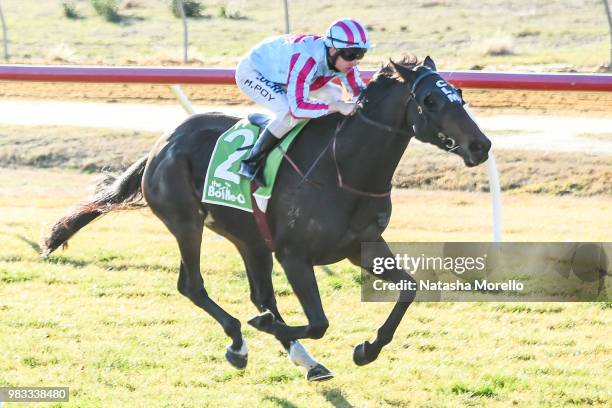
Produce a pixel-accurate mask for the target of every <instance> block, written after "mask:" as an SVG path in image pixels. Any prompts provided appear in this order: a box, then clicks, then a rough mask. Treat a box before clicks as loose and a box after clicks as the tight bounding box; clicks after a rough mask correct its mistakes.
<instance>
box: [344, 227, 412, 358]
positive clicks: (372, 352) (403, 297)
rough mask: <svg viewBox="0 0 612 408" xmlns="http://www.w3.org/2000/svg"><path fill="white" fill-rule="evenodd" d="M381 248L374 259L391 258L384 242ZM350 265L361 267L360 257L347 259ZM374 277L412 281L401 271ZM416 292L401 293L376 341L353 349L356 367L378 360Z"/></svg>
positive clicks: (393, 270)
mask: <svg viewBox="0 0 612 408" xmlns="http://www.w3.org/2000/svg"><path fill="white" fill-rule="evenodd" d="M380 243H381V244H383V245H381V248H380V253H378V254H375V255H374V257H385V258H386V257H393V253H392V252H391V250H390V249H389V247H388V246H387V244H386V242H384V240H382V238H381V241H380ZM349 260H350V261H351V263H353V264H355V265H357V266H362V259H361V256H359V255H356V256H354V257H351V258H349ZM366 265H372V262H366ZM362 267H364V266H362ZM364 269H366V270H367V271H368V272H369V273H370V274H372V270H371V268H370V267H364ZM376 277H378V278H381V279H384V280H385V281H388V282H394V283H399V282H401V281H412V282H414V279H413V278H412V277H411V276H410V275H409V274H408V273H406V271H404V270H403V269H386V270H385V271H384V272H383V273H382V274H380V275H376ZM415 295H416V292H414V291H412V292H409V291H402V292H401V294H400V297H399V299H398V301H397V303H396V304H395V305H394V306H393V309H392V310H391V313H390V314H389V316H388V317H387V320H385V322H384V323H383V324H382V326H380V328H379V329H378V332H377V334H376V339H375V340H374V341H373V342H372V343H370V342H369V341H365V342H363V343H361V344H359V345H357V346H356V347H355V350H354V351H353V361H354V362H355V364H357V365H366V364H368V363H371V362H372V361H374V360H376V359H377V358H378V355H379V354H380V351H381V350H382V348H383V347H384V346H386V345H387V344H389V343H391V340H393V335H394V334H395V331H396V330H397V327H398V326H399V324H400V322H401V321H402V318H403V317H404V314H406V310H408V307H409V306H410V304H411V303H412V301H413V300H414V297H415Z"/></svg>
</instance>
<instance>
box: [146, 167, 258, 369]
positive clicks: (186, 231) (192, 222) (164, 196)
mask: <svg viewBox="0 0 612 408" xmlns="http://www.w3.org/2000/svg"><path fill="white" fill-rule="evenodd" d="M164 165H165V166H166V167H165V168H163V171H162V170H161V169H158V171H157V172H155V173H154V174H153V175H151V176H150V178H149V177H145V184H144V187H145V196H146V199H147V202H148V203H149V206H150V207H151V210H153V212H154V213H155V214H156V215H157V216H158V217H159V218H160V219H161V220H162V221H163V222H164V224H165V225H166V227H167V228H168V229H169V230H170V232H171V233H172V234H173V235H174V237H175V238H176V240H177V242H178V246H179V250H180V253H181V267H180V272H179V278H178V285H177V286H178V291H179V292H180V293H181V294H183V295H184V296H186V297H187V298H189V299H190V300H191V301H192V302H193V303H194V304H195V305H196V306H198V307H200V308H202V309H203V310H204V311H206V312H207V313H208V314H210V315H211V316H212V317H213V318H214V319H215V320H216V321H217V322H219V324H220V325H221V327H223V330H224V331H225V334H227V335H228V336H229V337H230V338H231V339H232V344H231V346H229V347H228V349H227V352H226V354H225V356H226V358H227V359H228V361H229V362H230V363H231V364H232V365H233V366H234V367H236V368H244V367H246V364H247V349H246V343H245V342H244V340H243V338H242V333H241V330H240V321H239V320H238V319H236V318H234V317H233V316H231V315H230V314H229V313H227V312H226V311H225V310H223V309H222V308H221V307H220V306H219V305H217V304H216V303H215V302H214V301H213V300H212V299H211V298H210V297H209V296H208V293H207V292H206V290H205V289H204V280H203V279H202V275H201V273H200V246H201V243H202V232H203V228H204V215H203V213H202V210H201V208H200V202H199V200H198V196H197V194H195V191H194V190H193V184H192V183H191V181H190V180H191V175H190V173H189V171H188V169H187V168H186V166H181V163H180V161H179V160H173V161H170V163H167V164H165V163H163V164H162V165H161V166H164ZM161 166H160V167H161Z"/></svg>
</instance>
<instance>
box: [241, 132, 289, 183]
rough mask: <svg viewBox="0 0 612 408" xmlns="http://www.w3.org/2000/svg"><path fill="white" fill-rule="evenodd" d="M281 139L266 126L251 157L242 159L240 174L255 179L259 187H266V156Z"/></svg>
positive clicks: (250, 154) (252, 150)
mask: <svg viewBox="0 0 612 408" xmlns="http://www.w3.org/2000/svg"><path fill="white" fill-rule="evenodd" d="M281 140H282V139H281V138H277V137H276V136H274V134H272V132H270V131H269V130H268V129H267V128H266V129H265V130H264V131H263V133H262V134H261V136H259V138H258V139H257V141H256V142H255V145H254V146H253V148H252V149H251V152H250V153H249V157H247V158H246V159H244V160H243V161H242V164H241V165H240V170H239V171H238V174H240V175H241V176H243V177H246V178H248V179H249V180H254V181H255V183H257V185H258V186H259V187H262V186H264V187H265V185H266V183H265V181H264V177H263V168H264V165H265V164H266V156H267V155H268V153H269V152H270V151H271V150H272V149H274V148H275V147H276V145H278V144H279V143H280V141H281Z"/></svg>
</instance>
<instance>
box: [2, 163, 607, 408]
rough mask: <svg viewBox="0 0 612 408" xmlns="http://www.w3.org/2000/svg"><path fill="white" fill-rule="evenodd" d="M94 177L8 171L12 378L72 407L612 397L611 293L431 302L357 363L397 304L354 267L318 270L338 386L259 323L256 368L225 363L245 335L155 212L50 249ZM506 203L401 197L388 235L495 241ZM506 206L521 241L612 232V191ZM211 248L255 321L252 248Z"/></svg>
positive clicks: (5, 294) (511, 234) (443, 403)
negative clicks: (497, 208) (306, 369)
mask: <svg viewBox="0 0 612 408" xmlns="http://www.w3.org/2000/svg"><path fill="white" fill-rule="evenodd" d="M25 180H31V181H30V182H25ZM90 180H91V176H86V175H81V174H77V173H72V172H66V171H64V172H60V171H55V170H44V171H43V170H32V169H4V168H3V169H1V171H0V186H2V187H1V189H2V190H1V192H2V194H0V197H1V199H0V231H1V234H0V248H2V249H1V250H0V328H1V330H2V336H0V367H2V370H0V384H11V385H67V386H70V388H71V402H70V403H69V404H64V405H63V406H79V407H83V406H85V407H98V406H130V407H132V406H147V407H150V406H172V407H175V406H184V407H192V406H193V407H201V406H215V407H218V406H230V407H231V406H263V407H293V406H297V407H307V406H317V407H318V406H336V407H348V406H368V407H379V406H397V407H405V406H423V407H425V406H427V407H457V406H500V407H501V406H550V407H559V406H575V407H579V406H586V405H588V406H601V407H607V406H609V405H610V402H611V401H612V389H611V388H610V387H611V386H610V384H611V382H610V370H611V369H612V359H611V356H612V340H611V338H610V336H609V327H610V325H611V324H612V309H611V308H610V305H609V304H560V303H534V304H497V303H483V304H477V303H454V304H453V303H439V304H426V303H425V304H415V305H413V306H411V308H410V310H409V313H408V314H407V317H406V318H405V320H404V322H403V324H402V325H401V326H400V329H399V330H398V333H397V335H396V337H395V339H394V341H393V343H392V344H391V345H390V346H388V347H387V348H386V349H385V350H384V352H383V353H382V354H381V356H380V358H379V359H378V360H377V361H376V362H374V363H373V364H371V365H370V366H368V367H365V368H358V367H356V366H354V365H353V363H352V361H351V353H352V348H351V346H352V345H354V344H357V343H359V342H361V341H363V340H365V339H369V338H371V337H372V336H373V335H374V333H375V330H376V328H377V325H378V324H379V323H381V322H382V320H383V319H384V317H385V316H386V314H387V312H388V310H389V308H390V305H389V304H364V303H360V301H359V287H358V285H357V284H356V283H355V278H354V277H355V275H356V274H357V273H358V271H357V270H356V269H355V268H353V267H351V266H349V265H348V264H346V263H340V264H336V265H332V266H331V267H329V269H328V270H327V272H326V270H325V269H318V271H317V275H318V278H319V283H320V287H321V293H322V297H323V302H324V306H325V308H326V312H327V315H328V317H329V320H330V324H331V326H330V329H329V331H328V332H327V334H326V336H325V337H324V338H323V339H322V340H319V341H306V342H305V345H306V346H307V347H308V348H309V350H310V351H311V352H312V353H313V355H315V356H316V357H317V358H319V359H320V360H321V361H323V362H324V363H325V364H326V365H328V366H329V367H330V368H331V369H332V370H334V371H335V372H336V374H337V377H336V379H334V380H332V381H331V382H327V383H324V384H307V383H306V382H305V380H304V379H303V378H302V376H303V373H302V372H301V371H300V370H298V369H297V368H295V367H293V366H292V365H291V363H290V362H289V361H288V360H287V359H286V357H285V356H284V355H283V353H281V349H280V346H279V345H278V344H277V343H276V342H275V341H274V340H272V339H271V338H270V336H268V335H265V334H261V333H258V332H256V331H255V330H253V329H251V328H250V327H247V326H246V325H245V326H243V330H244V334H245V336H246V338H247V341H248V344H249V348H250V356H249V367H248V368H247V370H246V371H244V372H240V371H236V370H234V369H232V368H231V367H230V366H229V365H228V364H227V363H226V362H225V360H224V358H223V352H224V348H225V346H226V345H227V344H228V339H227V338H226V337H225V336H224V335H223V334H222V331H221V329H220V327H218V326H217V324H216V323H214V322H213V321H212V319H210V318H209V317H208V316H206V315H204V314H203V313H202V312H200V311H199V310H198V309H196V308H195V307H194V306H192V305H191V304H190V302H189V301H188V300H186V299H184V298H183V297H182V296H180V295H179V294H178V293H177V292H176V290H175V286H176V276H177V265H178V253H177V249H176V245H175V243H174V241H173V238H171V236H170V234H168V233H167V232H166V231H165V230H164V228H163V226H162V225H161V223H160V222H159V221H157V220H156V219H155V218H154V217H153V216H152V215H151V214H150V213H149V212H148V210H143V211H138V212H131V213H123V214H115V215H111V216H108V217H106V218H103V219H102V220H100V221H98V222H96V223H94V224H93V225H91V226H90V227H89V228H87V229H85V230H84V231H82V232H81V233H80V234H79V235H77V236H76V237H75V239H73V240H72V241H71V245H70V247H69V249H68V250H66V251H63V252H58V253H57V254H56V255H54V256H53V257H52V258H51V260H50V261H48V262H43V261H41V260H40V259H39V258H38V256H37V254H36V251H35V249H36V242H37V241H38V237H39V236H40V233H41V231H42V230H43V228H44V226H45V224H48V223H50V222H53V221H55V220H56V219H57V217H59V216H60V215H61V214H62V213H63V211H64V210H65V207H66V206H68V205H70V204H72V203H74V202H75V201H76V200H77V199H78V198H79V197H82V192H83V188H84V186H86V185H88V184H89V181H90ZM59 186H62V188H61V189H59V188H58V187H59ZM488 200H489V198H488V196H487V195H486V194H477V193H457V192H440V191H436V192H419V191H413V190H407V191H398V192H397V194H396V195H395V197H394V205H395V209H394V217H393V219H392V222H391V228H390V229H389V231H388V232H387V233H386V237H387V239H388V240H390V241H392V240H407V241H409V240H487V239H489V236H490V226H489V203H488ZM434 203H435V205H434ZM504 204H505V226H506V237H505V238H506V240H534V241H535V240H551V241H556V240H565V239H574V240H594V241H595V240H606V239H609V231H610V229H611V228H612V220H611V219H610V217H609V216H606V215H609V214H610V212H611V210H612V202H611V201H610V199H609V197H591V198H571V197H564V198H556V197H550V196H533V195H515V196H511V197H507V198H505V203H504ZM535 219H537V220H538V222H537V223H534V222H533V220H535ZM560 219H563V222H558V220H560ZM203 247H204V255H205V256H204V257H203V263H202V268H203V275H204V278H205V282H206V285H207V289H208V290H209V293H211V294H212V296H213V297H214V299H215V300H217V301H218V302H219V303H220V304H222V305H223V306H224V307H226V308H227V310H228V311H229V312H230V313H232V314H234V315H235V316H236V317H238V318H239V319H240V320H241V321H243V322H244V321H245V320H246V319H247V318H249V317H250V316H251V315H253V314H254V313H255V309H254V307H253V306H251V305H250V303H249V301H248V288H247V283H246V279H245V276H244V271H243V268H242V265H241V264H240V262H239V261H238V256H237V254H236V253H235V251H234V250H233V249H232V248H231V247H230V245H229V244H228V243H226V242H225V241H224V240H219V239H217V238H215V237H214V236H212V235H211V234H209V233H206V234H205V238H204V245H203ZM274 280H275V285H276V290H277V293H278V299H279V304H280V309H281V310H282V311H283V313H284V315H286V318H287V319H288V321H289V322H290V323H292V324H300V323H303V322H304V318H303V316H302V313H301V311H300V308H299V305H298V303H297V300H296V299H295V297H294V296H293V295H292V293H291V290H290V288H289V286H288V284H287V282H286V281H285V279H284V276H283V275H282V274H281V273H280V270H279V269H278V267H275V273H274ZM7 406H11V404H7Z"/></svg>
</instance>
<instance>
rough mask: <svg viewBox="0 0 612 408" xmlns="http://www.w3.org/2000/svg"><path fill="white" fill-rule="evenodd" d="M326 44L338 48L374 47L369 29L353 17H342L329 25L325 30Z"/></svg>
mask: <svg viewBox="0 0 612 408" xmlns="http://www.w3.org/2000/svg"><path fill="white" fill-rule="evenodd" d="M325 45H327V46H328V47H333V48H338V49H343V48H363V49H368V48H371V47H372V44H371V43H370V38H369V35H368V30H366V28H365V27H364V26H363V25H362V24H361V23H360V22H358V21H356V20H353V19H351V18H341V19H339V20H336V21H334V22H333V23H332V24H331V25H330V26H329V28H328V29H327V31H326V32H325Z"/></svg>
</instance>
